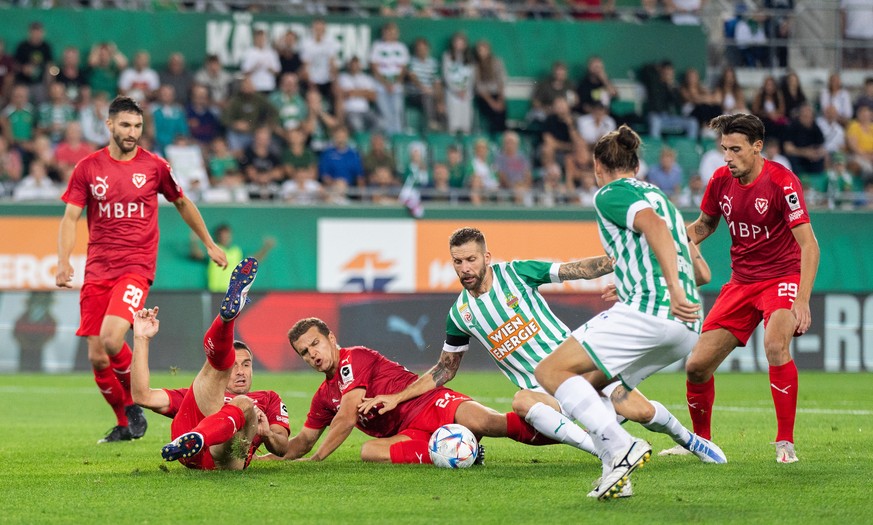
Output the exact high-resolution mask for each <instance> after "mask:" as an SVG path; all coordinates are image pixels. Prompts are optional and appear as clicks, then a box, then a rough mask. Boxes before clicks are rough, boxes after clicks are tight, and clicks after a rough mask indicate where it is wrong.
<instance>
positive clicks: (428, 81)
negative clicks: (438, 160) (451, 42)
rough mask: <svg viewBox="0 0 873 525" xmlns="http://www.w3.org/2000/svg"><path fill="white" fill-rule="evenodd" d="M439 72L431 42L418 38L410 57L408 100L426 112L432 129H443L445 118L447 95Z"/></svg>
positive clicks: (429, 127) (429, 128) (428, 124)
mask: <svg viewBox="0 0 873 525" xmlns="http://www.w3.org/2000/svg"><path fill="white" fill-rule="evenodd" d="M439 73H440V68H439V64H437V61H436V59H435V58H434V57H432V56H431V55H430V44H429V43H428V41H427V40H426V39H424V38H416V39H415V43H414V44H413V45H412V56H411V57H410V58H409V72H408V76H407V79H408V83H407V88H408V92H409V99H408V100H409V102H411V103H412V104H413V105H414V106H417V107H418V108H419V109H421V111H422V112H423V113H424V116H425V118H426V119H427V129H428V130H430V131H436V130H439V129H442V127H443V126H442V124H441V123H442V121H443V119H444V118H445V111H446V108H445V96H444V94H443V85H442V82H441V80H440V77H439Z"/></svg>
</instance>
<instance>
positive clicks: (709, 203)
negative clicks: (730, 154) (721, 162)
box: [700, 166, 730, 217]
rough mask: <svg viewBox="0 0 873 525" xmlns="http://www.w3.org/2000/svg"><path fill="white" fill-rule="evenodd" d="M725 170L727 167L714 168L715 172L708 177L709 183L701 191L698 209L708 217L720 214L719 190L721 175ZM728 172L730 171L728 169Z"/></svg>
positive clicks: (722, 175)
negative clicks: (701, 197)
mask: <svg viewBox="0 0 873 525" xmlns="http://www.w3.org/2000/svg"><path fill="white" fill-rule="evenodd" d="M726 170H727V167H725V166H722V167H720V168H719V169H717V170H715V173H713V174H712V178H710V179H709V183H708V184H707V185H706V190H704V192H703V200H701V202H700V211H702V212H703V213H705V214H707V215H709V216H710V217H720V216H721V215H722V212H721V206H719V203H718V201H719V197H720V195H719V191H720V188H721V185H722V180H723V179H722V177H724V172H725V171H726ZM728 173H730V172H729V171H728Z"/></svg>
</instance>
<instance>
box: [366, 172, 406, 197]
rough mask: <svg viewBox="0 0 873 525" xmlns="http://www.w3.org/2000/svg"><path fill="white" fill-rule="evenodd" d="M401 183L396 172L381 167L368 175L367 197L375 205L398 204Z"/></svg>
mask: <svg viewBox="0 0 873 525" xmlns="http://www.w3.org/2000/svg"><path fill="white" fill-rule="evenodd" d="M399 194H400V183H399V182H398V180H397V177H395V176H394V171H393V170H391V169H389V168H387V167H385V166H379V167H377V168H376V169H375V170H374V171H373V172H372V173H369V174H368V175H367V195H368V196H369V198H370V201H371V202H372V203H373V204H397V196H398V195H399Z"/></svg>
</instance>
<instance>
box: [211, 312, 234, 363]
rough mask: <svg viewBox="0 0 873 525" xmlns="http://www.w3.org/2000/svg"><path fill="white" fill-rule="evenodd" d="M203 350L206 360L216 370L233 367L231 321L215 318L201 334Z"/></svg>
mask: <svg viewBox="0 0 873 525" xmlns="http://www.w3.org/2000/svg"><path fill="white" fill-rule="evenodd" d="M203 351H204V352H205V353H206V360H207V361H209V364H210V365H212V368H214V369H216V370H228V369H230V368H233V364H234V363H235V362H236V352H234V350H233V321H227V322H225V321H224V320H222V319H221V317H217V316H216V318H215V320H214V321H212V326H210V327H209V330H207V331H206V335H204V336H203Z"/></svg>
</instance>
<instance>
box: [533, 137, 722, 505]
mask: <svg viewBox="0 0 873 525" xmlns="http://www.w3.org/2000/svg"><path fill="white" fill-rule="evenodd" d="M639 146H640V138H639V136H638V135H637V134H636V133H635V132H634V131H633V130H631V129H630V128H629V127H627V126H626V125H622V126H621V127H620V128H619V129H618V130H616V131H613V132H610V133H607V134H606V135H604V136H603V137H602V138H601V139H600V140H598V141H597V143H596V144H595V146H594V175H595V178H596V179H597V183H598V185H599V186H600V190H599V191H598V192H597V194H596V195H595V197H594V206H595V208H596V210H597V222H598V225H599V227H600V239H601V242H602V244H603V247H604V249H605V250H606V253H607V255H609V256H610V257H612V258H613V260H614V266H615V277H616V278H615V285H616V293H617V295H618V299H619V302H617V303H616V304H615V306H613V307H612V308H610V309H609V310H607V311H605V312H601V313H600V314H598V315H597V316H595V317H594V318H593V319H591V320H590V321H588V322H587V323H585V324H584V325H583V326H581V327H580V328H578V329H576V330H574V331H573V333H572V337H570V338H568V339H567V340H566V341H564V342H563V343H562V344H561V345H560V346H558V348H557V349H555V351H554V352H552V353H551V354H550V355H549V356H548V357H547V358H546V359H544V360H543V361H542V362H541V363H540V365H539V366H538V367H537V369H536V372H535V377H536V379H537V381H538V382H539V383H540V384H541V385H542V386H543V387H544V388H545V389H546V390H547V391H548V392H550V393H552V394H553V395H554V396H555V398H556V399H557V400H558V402H560V403H561V407H562V408H563V409H564V410H565V411H566V412H568V413H569V414H571V415H572V416H573V417H574V418H575V419H576V420H578V421H579V422H581V423H582V424H584V425H585V427H586V428H587V429H588V431H589V433H591V434H592V437H593V439H594V442H595V445H596V447H597V449H598V451H599V452H600V453H601V458H603V459H604V463H603V475H602V477H601V481H600V483H599V485H598V486H597V488H595V489H594V490H593V491H592V492H591V493H590V494H589V496H594V497H597V498H600V499H606V498H610V497H617V496H618V495H619V492H620V491H621V489H622V486H623V485H624V484H625V483H627V482H628V481H629V478H628V476H629V475H630V474H631V472H633V470H634V469H636V468H637V467H639V466H640V465H642V464H643V463H645V462H646V461H648V459H649V457H650V456H651V452H652V447H651V446H650V445H649V444H648V443H646V442H645V441H644V440H642V439H637V438H634V437H633V436H631V435H630V434H629V433H628V432H627V431H626V430H624V429H623V428H622V427H621V426H619V424H618V423H617V422H616V420H615V418H614V417H613V416H612V414H611V413H610V412H609V411H608V410H607V409H606V408H605V407H604V406H603V404H602V403H601V402H600V396H599V394H598V393H597V390H596V389H595V388H596V386H597V384H596V381H592V377H591V375H590V374H591V373H592V372H597V371H600V372H602V373H603V374H605V375H606V377H607V378H613V377H619V378H620V379H621V381H622V383H623V385H625V387H626V388H628V389H629V390H630V389H634V388H636V386H637V385H638V384H639V383H640V382H641V381H642V380H644V379H645V378H646V377H648V376H649V375H651V374H653V373H655V372H657V371H658V370H660V369H662V368H664V367H665V366H667V365H669V364H671V363H673V362H675V361H677V360H678V359H681V358H682V357H685V356H687V355H688V354H689V353H690V351H691V348H692V347H693V346H694V343H695V342H697V339H698V337H699V334H700V314H699V311H700V300H699V297H698V294H697V290H696V288H695V284H694V271H693V266H692V262H691V256H690V251H689V247H688V240H687V238H686V236H685V222H684V221H683V220H682V216H681V214H680V213H679V212H678V211H677V210H676V209H675V207H674V206H673V204H672V203H670V201H669V200H668V199H667V197H666V196H665V195H664V194H663V192H661V191H660V190H659V189H658V188H657V187H655V186H653V185H651V184H648V183H645V182H640V181H638V180H636V173H637V171H638V170H639V157H638V156H637V149H638V148H639ZM692 436H693V438H696V441H697V443H689V446H692V447H695V446H698V445H699V444H702V445H703V446H705V447H709V446H711V445H712V444H711V443H709V442H703V441H702V440H701V438H699V437H697V436H694V435H693V434H692ZM692 441H695V440H694V439H693V440H692Z"/></svg>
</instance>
